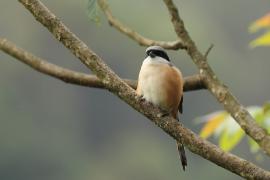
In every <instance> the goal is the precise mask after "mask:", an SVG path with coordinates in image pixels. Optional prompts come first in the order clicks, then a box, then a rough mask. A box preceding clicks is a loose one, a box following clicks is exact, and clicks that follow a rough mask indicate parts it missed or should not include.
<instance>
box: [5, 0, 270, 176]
mask: <svg viewBox="0 0 270 180" xmlns="http://www.w3.org/2000/svg"><path fill="white" fill-rule="evenodd" d="M175 2H176V3H177V5H178V7H179V12H180V14H181V16H182V17H183V19H184V21H185V24H186V26H187V28H188V31H189V32H190V35H191V36H192V37H193V39H194V40H195V41H196V43H197V45H198V47H199V48H200V50H202V51H205V50H206V49H207V48H208V47H209V46H210V44H211V43H213V44H214V45H215V47H214V49H213V50H212V51H211V53H210V55H209V63H210V64H211V66H212V67H213V69H214V70H215V72H216V73H217V75H218V76H219V77H220V79H222V80H223V81H224V82H225V83H226V84H227V85H228V86H229V87H230V89H231V90H232V92H233V94H234V95H235V96H236V97H237V98H238V99H239V100H240V102H241V103H243V104H244V105H261V104H263V103H264V102H265V101H267V100H269V91H270V85H269V83H268V82H269V77H270V76H269V75H270V70H269V67H270V61H269V55H270V52H269V47H267V48H257V49H254V50H251V49H249V48H248V43H249V42H250V41H251V40H252V39H253V38H254V36H251V35H249V34H248V33H247V29H248V26H249V24H250V23H251V22H252V21H254V20H255V19H257V18H259V17H261V16H262V15H264V14H266V13H267V12H268V11H270V3H269V1H266V0H260V1H254V0H242V1H234V0H228V1H214V0H204V1H194V0H193V1H191V0H182V1H177V0H176V1H175ZM43 3H44V4H45V5H46V6H47V7H48V8H49V9H50V10H51V11H52V12H54V13H55V14H56V15H57V16H58V17H59V18H60V19H61V20H62V21H63V22H64V23H65V24H66V25H67V26H68V27H69V28H70V29H71V30H72V31H73V32H74V33H76V35H77V36H78V37H79V38H81V39H82V40H83V41H84V42H86V44H88V45H89V47H90V48H92V49H93V50H94V51H95V52H96V53H97V54H98V55H100V56H101V57H102V58H103V59H104V60H105V61H106V63H108V64H109V65H110V66H111V67H112V69H113V70H114V71H115V72H116V73H118V74H119V75H120V76H121V77H124V78H131V79H136V78H137V74H138V71H139V68H140V65H141V62H142V60H143V59H144V57H145V55H144V50H145V47H140V46H139V45H138V44H137V43H135V42H133V41H132V40H130V39H129V38H127V37H126V36H124V35H122V34H120V33H119V32H118V31H116V30H115V29H113V28H111V27H110V26H109V25H108V24H107V21H106V19H105V18H104V17H103V16H101V17H102V19H101V23H100V25H96V24H95V23H93V22H91V21H90V20H89V18H88V17H87V1H86V0H80V1H75V0H73V1H72V0H65V1H63V0H62V1H59V0H43ZM109 3H110V5H111V8H112V10H113V13H114V15H115V16H116V17H118V18H119V19H120V20H121V21H122V22H123V23H125V24H127V25H129V26H131V27H132V28H133V29H134V30H136V31H138V32H140V33H142V34H143V35H145V36H146V37H149V38H153V39H157V40H174V39H176V36H175V35H174V32H173V28H172V25H171V23H170V19H169V16H168V12H167V10H166V8H165V6H164V4H163V2H162V1H156V0H148V1H142V0H139V1H132V0H125V1H120V0H115V1H109ZM0 36H1V37H5V38H7V39H9V40H11V41H13V42H15V43H16V44H17V45H19V46H21V47H23V48H24V49H27V50H28V51H30V52H32V53H34V54H35V55H37V56H40V57H42V58H44V59H47V60H48V61H50V62H52V63H55V64H58V65H61V66H64V67H67V68H70V69H74V70H77V71H82V72H86V73H90V72H89V70H88V69H87V68H85V67H84V65H82V64H81V63H80V62H79V61H78V60H77V59H76V58H75V57H74V56H73V55H72V54H71V53H70V52H69V51H68V50H67V49H65V48H64V47H63V46H62V45H61V44H60V43H59V42H58V41H57V40H55V39H54V37H52V35H51V34H50V33H49V32H48V31H47V30H46V29H45V28H44V27H43V26H42V25H41V24H39V23H38V22H37V21H35V19H34V18H33V17H32V15H31V14H30V13H29V12H28V11H27V10H26V9H25V8H24V7H23V6H22V5H21V4H20V3H18V2H17V1H10V0H1V2H0ZM169 55H170V56H171V58H172V59H173V62H174V63H175V64H176V65H177V66H178V67H180V68H181V70H182V72H183V74H184V75H185V76H187V75H192V74H194V73H197V69H196V67H195V65H194V64H193V63H192V61H191V60H190V58H189V57H188V56H187V55H186V53H185V52H184V51H178V52H174V51H169ZM0 59H1V61H0V179H3V180H17V179H22V180H34V179H40V180H43V179H44V180H45V179H46V180H73V179H76V180H86V179H87V180H89V179H98V180H107V179H108V180H109V179H110V180H124V179H130V180H137V179H148V180H151V179H153V180H154V179H155V180H159V179H160V180H163V179H186V180H193V179H217V178H218V179H219V180H222V179H236V180H237V179H241V178H240V177H238V176H236V175H234V174H232V173H230V172H228V171H226V170H223V169H222V168H220V167H218V166H216V165H215V164H212V163H211V162H209V161H207V160H204V159H203V158H201V157H199V156H197V155H195V154H192V153H190V152H187V156H188V168H187V170H186V172H183V171H182V169H181V166H180V163H179V160H178V154H177V151H176V147H175V142H174V141H173V140H172V139H171V138H170V137H168V135H166V134H165V133H164V132H163V131H161V130H160V129H159V128H157V127H155V126H153V124H152V123H151V122H150V121H148V120H146V118H145V117H143V116H142V115H140V114H139V113H137V112H136V111H134V110H133V109H132V108H130V107H129V106H128V105H126V104H125V103H123V102H122V101H121V100H119V99H118V98H117V97H115V96H114V95H112V94H111V93H109V92H108V91H106V90H98V89H92V88H85V87H79V86H75V85H70V84H66V83H63V82H61V81H59V80H56V79H53V78H51V77H49V76H46V75H43V74H40V73H38V72H36V71H33V70H32V69H31V68H29V67H27V66H25V65H24V64H22V63H21V62H18V61H16V60H15V59H14V58H11V57H9V56H8V55H6V54H4V53H2V52H1V53H0ZM219 109H222V107H221V106H220V105H219V104H218V103H217V101H216V100H215V98H214V97H213V96H212V95H211V94H209V93H208V92H207V91H197V92H188V93H185V97H184V114H183V116H182V117H181V120H182V122H183V124H184V125H185V126H187V127H188V128H190V129H192V130H193V131H195V132H197V133H198V132H199V130H200V128H201V125H198V124H196V123H195V122H194V120H193V119H194V118H196V117H198V116H202V115H204V114H207V113H209V112H212V111H216V110H219ZM210 140H211V141H212V142H216V141H215V139H210ZM233 153H235V154H237V155H238V156H240V157H242V158H245V159H248V160H250V161H252V162H254V163H256V164H258V165H259V166H262V167H264V168H266V169H268V170H269V167H270V163H269V159H268V158H267V157H266V156H265V157H263V158H264V160H262V161H259V162H258V161H256V160H255V159H256V158H255V155H253V154H251V153H250V152H249V150H248V146H247V144H246V142H245V141H244V142H242V143H241V144H240V145H238V146H237V148H236V149H235V150H233Z"/></svg>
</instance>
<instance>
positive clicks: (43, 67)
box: [0, 38, 205, 91]
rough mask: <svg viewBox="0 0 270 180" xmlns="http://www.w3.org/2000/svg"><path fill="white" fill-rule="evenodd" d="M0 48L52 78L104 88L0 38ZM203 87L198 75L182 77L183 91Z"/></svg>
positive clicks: (91, 77)
mask: <svg viewBox="0 0 270 180" xmlns="http://www.w3.org/2000/svg"><path fill="white" fill-rule="evenodd" d="M0 50H2V51H4V52H5V53H7V54H9V55H10V56H13V57H14V58H16V59H17V60H19V61H21V62H23V63H25V64H27V65H29V66H30V67H32V68H33V69H35V70H37V71H39V72H41V73H44V74H47V75H50V76H52V77H54V78H57V79H60V80H62V81H64V82H66V83H71V84H76V85H81V86H87V87H93V88H102V89H103V88H105V87H104V85H103V84H102V83H101V81H100V80H99V79H98V78H97V77H96V76H95V75H90V74H85V73H80V72H76V71H72V70H70V69H66V68H63V67H60V66H57V65H55V64H52V63H49V62H48V61H46V60H43V59H41V58H39V57H36V56H35V55H33V54H31V53H29V52H27V51H26V50H24V49H21V48H19V47H17V46H16V45H15V44H13V43H12V42H10V41H8V40H6V39H3V38H0ZM123 80H124V81H125V83H127V84H128V85H129V86H130V87H132V88H133V89H136V88H137V81H136V80H131V79H123ZM200 89H205V86H204V84H203V80H202V78H201V76H200V75H193V76H188V77H185V78H184V90H185V91H194V90H200Z"/></svg>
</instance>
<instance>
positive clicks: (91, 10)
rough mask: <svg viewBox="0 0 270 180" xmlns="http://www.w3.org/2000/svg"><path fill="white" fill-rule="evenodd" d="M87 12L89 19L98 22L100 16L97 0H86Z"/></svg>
mask: <svg viewBox="0 0 270 180" xmlns="http://www.w3.org/2000/svg"><path fill="white" fill-rule="evenodd" d="M87 10H88V11H87V14H88V17H89V19H90V20H91V21H94V22H95V23H100V16H99V11H100V9H99V6H98V3H97V0H88V4H87Z"/></svg>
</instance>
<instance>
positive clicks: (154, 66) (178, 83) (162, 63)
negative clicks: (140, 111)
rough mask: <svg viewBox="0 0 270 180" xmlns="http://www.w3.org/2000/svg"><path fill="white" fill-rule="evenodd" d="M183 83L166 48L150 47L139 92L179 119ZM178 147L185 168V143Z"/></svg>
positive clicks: (142, 67) (179, 143)
mask: <svg viewBox="0 0 270 180" xmlns="http://www.w3.org/2000/svg"><path fill="white" fill-rule="evenodd" d="M183 84H184V81H183V77H182V73H181V71H180V70H179V69H178V68H176V67H175V66H174V65H173V64H172V63H171V62H170V58H169V57H168V55H167V53H166V52H165V50H164V49H163V48H162V47H160V46H151V47H148V48H147V49H146V58H145V59H144V61H143V63H142V66H141V70H140V73H139V79H138V86H137V90H136V92H137V94H138V95H140V96H142V97H143V98H144V99H145V100H147V101H149V102H151V103H153V104H154V105H157V106H159V107H160V108H161V109H162V110H164V111H165V112H167V113H169V114H171V115H172V116H173V117H174V118H175V119H177V120H179V119H178V111H179V112H180V113H182V102H183ZM177 148H178V152H179V156H180V159H181V163H182V166H183V170H185V167H186V166H187V159H186V155H185V149H184V145H183V144H182V143H181V142H177Z"/></svg>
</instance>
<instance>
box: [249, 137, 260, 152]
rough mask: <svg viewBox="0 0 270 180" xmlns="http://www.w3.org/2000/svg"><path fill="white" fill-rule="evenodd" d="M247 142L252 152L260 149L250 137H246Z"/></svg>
mask: <svg viewBox="0 0 270 180" xmlns="http://www.w3.org/2000/svg"><path fill="white" fill-rule="evenodd" d="M248 144H249V148H250V151H251V152H252V153H256V152H258V150H259V149H260V146H259V145H258V144H257V143H256V142H255V141H254V140H253V139H251V138H248Z"/></svg>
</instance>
